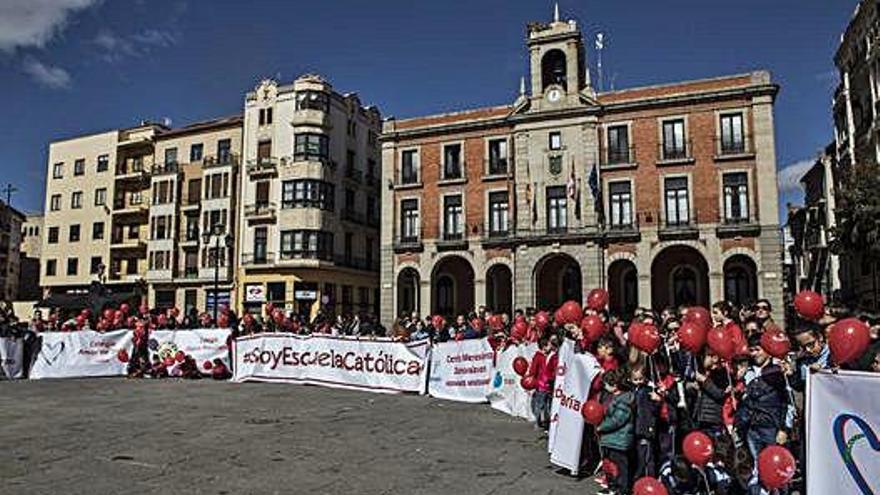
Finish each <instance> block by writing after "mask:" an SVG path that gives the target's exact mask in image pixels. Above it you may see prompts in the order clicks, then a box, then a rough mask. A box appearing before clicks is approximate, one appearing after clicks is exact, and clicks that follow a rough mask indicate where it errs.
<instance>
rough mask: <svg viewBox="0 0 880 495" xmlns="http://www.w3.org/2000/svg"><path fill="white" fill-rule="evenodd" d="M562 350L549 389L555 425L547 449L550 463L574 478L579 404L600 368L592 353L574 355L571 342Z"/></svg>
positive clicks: (577, 460) (580, 419) (579, 441)
mask: <svg viewBox="0 0 880 495" xmlns="http://www.w3.org/2000/svg"><path fill="white" fill-rule="evenodd" d="M563 347H567V348H568V350H566V352H565V354H563V353H562V352H560V354H559V371H558V372H557V374H556V384H555V385H554V387H553V408H552V410H553V413H552V414H551V416H550V425H551V428H553V425H555V436H554V440H555V441H554V442H553V446H552V448H551V449H550V462H551V463H553V464H555V465H557V466H559V467H563V468H566V469H568V470H570V471H571V473H572V474H573V475H576V474H577V473H578V470H579V469H580V463H581V444H582V442H583V433H584V419H583V417H582V416H581V405H583V403H584V402H586V401H587V398H588V396H589V395H590V385H592V383H593V379H594V378H595V377H596V375H598V374H599V371H600V370H601V367H600V366H599V362H598V361H597V360H596V358H595V357H594V356H593V355H592V354H575V353H574V342H572V341H570V340H568V339H566V342H565V344H563Z"/></svg>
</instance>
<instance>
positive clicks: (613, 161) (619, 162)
mask: <svg viewBox="0 0 880 495" xmlns="http://www.w3.org/2000/svg"><path fill="white" fill-rule="evenodd" d="M599 160H600V161H599V165H600V166H601V167H602V168H606V169H614V168H628V167H635V166H636V147H635V146H630V147H627V148H605V149H603V150H602V152H601V153H600V154H599Z"/></svg>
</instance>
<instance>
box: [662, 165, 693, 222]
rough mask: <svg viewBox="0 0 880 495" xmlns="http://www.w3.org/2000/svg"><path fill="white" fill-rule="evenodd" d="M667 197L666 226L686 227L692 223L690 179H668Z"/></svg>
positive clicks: (665, 187)
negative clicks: (689, 192) (689, 197)
mask: <svg viewBox="0 0 880 495" xmlns="http://www.w3.org/2000/svg"><path fill="white" fill-rule="evenodd" d="M664 189H665V196H666V225H667V226H669V227H675V226H684V225H688V224H689V223H690V201H689V200H688V178H687V177H667V178H666V179H665V181H664Z"/></svg>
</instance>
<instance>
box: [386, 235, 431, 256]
mask: <svg viewBox="0 0 880 495" xmlns="http://www.w3.org/2000/svg"><path fill="white" fill-rule="evenodd" d="M422 235H423V232H422V231H418V232H411V233H404V234H400V233H398V234H397V235H395V236H394V252H395V253H406V252H419V251H422V250H423V249H424V248H425V246H424V244H423V243H422Z"/></svg>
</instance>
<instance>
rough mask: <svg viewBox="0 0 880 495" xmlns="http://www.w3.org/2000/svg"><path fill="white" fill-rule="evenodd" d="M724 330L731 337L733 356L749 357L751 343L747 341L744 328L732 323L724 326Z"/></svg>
mask: <svg viewBox="0 0 880 495" xmlns="http://www.w3.org/2000/svg"><path fill="white" fill-rule="evenodd" d="M724 330H725V331H726V332H727V333H728V334H729V335H730V339H731V340H732V341H733V355H734V356H748V355H749V343H748V342H747V341H746V336H745V334H743V331H742V328H740V326H739V325H737V324H736V323H734V322H732V321H731V322H728V323H727V325H725V326H724Z"/></svg>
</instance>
